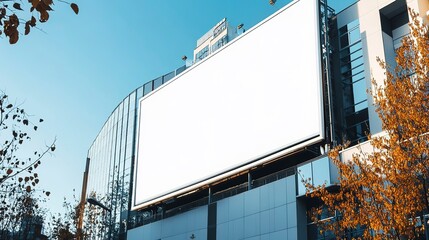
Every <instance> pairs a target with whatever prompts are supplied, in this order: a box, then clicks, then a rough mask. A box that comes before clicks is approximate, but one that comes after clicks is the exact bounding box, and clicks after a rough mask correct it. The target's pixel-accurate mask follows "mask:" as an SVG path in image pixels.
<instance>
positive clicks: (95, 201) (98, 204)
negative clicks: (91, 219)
mask: <svg viewBox="0 0 429 240" xmlns="http://www.w3.org/2000/svg"><path fill="white" fill-rule="evenodd" d="M86 202H87V203H89V204H91V205H94V206H98V207H100V208H102V209H103V210H106V211H107V212H109V218H110V216H111V214H112V209H110V208H108V207H106V206H105V205H104V204H102V203H101V202H99V201H97V199H95V198H91V197H90V198H87V199H86ZM108 227H109V233H108V234H109V237H110V231H111V228H112V226H111V220H110V219H109V224H108Z"/></svg>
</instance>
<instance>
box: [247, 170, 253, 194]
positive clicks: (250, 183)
mask: <svg viewBox="0 0 429 240" xmlns="http://www.w3.org/2000/svg"><path fill="white" fill-rule="evenodd" d="M250 189H252V175H251V174H250V172H248V173H247V190H250Z"/></svg>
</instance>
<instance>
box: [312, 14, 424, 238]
mask: <svg viewBox="0 0 429 240" xmlns="http://www.w3.org/2000/svg"><path fill="white" fill-rule="evenodd" d="M410 15H411V16H412V24H410V29H411V32H410V35H409V36H407V37H405V38H404V39H403V44H402V46H401V47H400V48H399V49H397V56H396V59H395V60H396V66H387V64H386V63H385V62H383V61H381V60H379V63H380V66H381V67H382V68H383V69H384V70H385V80H384V82H383V84H382V85H377V84H376V81H375V80H373V86H374V89H373V90H372V92H371V93H372V95H373V98H374V102H375V106H376V109H377V113H378V115H379V117H380V119H381V121H382V127H383V130H384V132H383V133H382V134H380V135H377V136H369V141H368V143H367V144H366V145H365V144H362V145H360V146H358V147H357V148H356V153H354V154H353V156H352V157H351V158H350V159H342V158H340V157H341V155H342V149H343V148H344V146H339V147H336V148H335V149H334V150H333V151H331V152H330V154H329V156H330V158H331V159H332V161H333V162H334V164H335V165H336V166H337V167H338V169H339V182H338V186H331V187H326V186H312V185H311V184H307V187H308V194H307V195H308V196H310V197H311V198H313V199H318V200H320V203H321V204H320V205H319V207H315V208H314V209H312V211H311V213H310V215H311V218H312V219H313V221H315V222H317V224H318V226H319V228H320V229H321V233H322V234H327V233H330V234H333V235H335V236H336V238H338V239H343V238H348V239H351V238H362V239H416V238H421V237H422V236H423V235H424V227H425V225H426V224H425V222H426V221H427V219H426V220H424V221H423V219H424V218H425V216H424V215H425V214H428V213H429V204H428V187H429V180H428V177H429V72H428V70H429V69H428V68H429V58H428V57H429V37H428V36H429V35H428V34H429V31H428V28H427V26H424V25H422V23H421V22H420V21H419V18H418V16H417V14H416V13H413V12H412V11H411V12H410ZM390 69H392V70H390ZM324 214H325V215H328V216H332V217H331V218H325V219H324V220H322V219H321V216H322V215H324ZM359 231H360V232H359Z"/></svg>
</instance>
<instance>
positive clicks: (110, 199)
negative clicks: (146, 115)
mask: <svg viewBox="0 0 429 240" xmlns="http://www.w3.org/2000/svg"><path fill="white" fill-rule="evenodd" d="M185 69H186V67H185V66H183V67H181V68H178V69H176V70H175V71H172V72H170V73H168V74H165V75H163V76H161V77H159V78H156V79H154V80H152V81H149V82H147V83H146V84H144V85H143V86H141V87H139V88H137V89H135V90H134V91H132V92H131V93H130V94H129V95H128V96H127V97H125V98H124V100H123V101H122V102H120V103H119V104H118V106H117V107H116V108H115V110H114V111H113V112H112V114H111V115H110V116H109V118H108V119H107V121H106V122H105V124H104V126H103V127H102V129H101V131H100V132H99V134H98V136H97V137H96V138H95V140H94V142H93V144H92V145H91V147H90V148H89V150H88V158H87V161H88V162H87V166H88V168H87V182H86V193H85V195H83V197H85V199H86V198H88V197H93V198H95V199H96V200H97V201H98V202H100V203H102V204H103V205H104V206H106V207H107V208H109V209H110V210H111V212H108V211H106V212H105V214H104V222H103V223H101V224H104V226H102V227H103V228H102V229H107V231H103V232H101V233H99V234H98V236H97V237H95V238H102V239H126V231H127V222H128V215H129V211H130V206H131V203H130V199H131V196H130V195H131V189H132V174H133V173H132V169H133V163H134V155H135V142H136V131H137V121H136V120H137V113H138V105H139V104H138V100H139V99H140V98H141V97H143V96H145V95H146V94H148V93H150V92H151V91H153V90H154V89H156V88H158V87H159V86H161V85H162V84H164V83H166V82H167V81H169V80H171V79H172V78H174V77H175V76H176V75H178V74H180V73H181V72H183V71H184V70H185ZM84 189H85V188H84ZM85 199H82V202H85ZM93 237H94V236H91V239H92V238H93Z"/></svg>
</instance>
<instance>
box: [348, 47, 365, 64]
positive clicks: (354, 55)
mask: <svg viewBox="0 0 429 240" xmlns="http://www.w3.org/2000/svg"><path fill="white" fill-rule="evenodd" d="M362 56H363V52H362V49H359V50H357V51H355V52H352V53H351V54H350V61H353V60H355V59H357V58H360V57H362Z"/></svg>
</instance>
